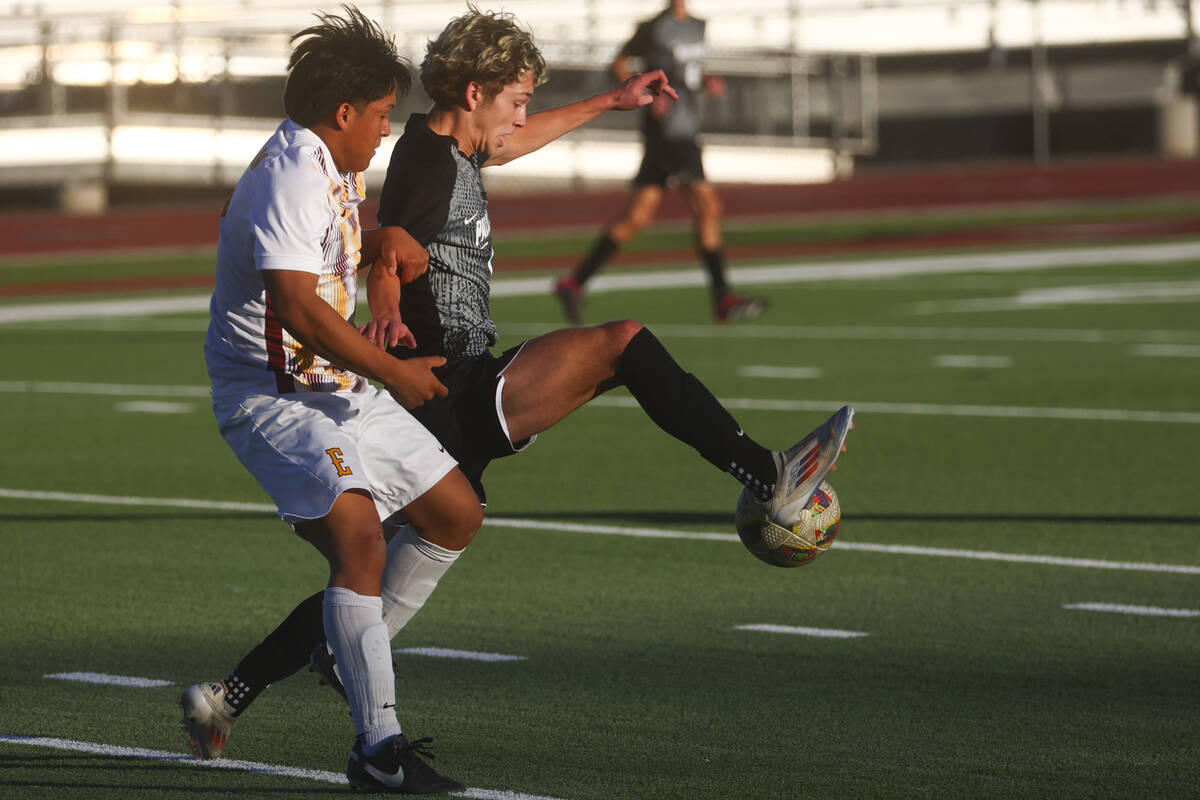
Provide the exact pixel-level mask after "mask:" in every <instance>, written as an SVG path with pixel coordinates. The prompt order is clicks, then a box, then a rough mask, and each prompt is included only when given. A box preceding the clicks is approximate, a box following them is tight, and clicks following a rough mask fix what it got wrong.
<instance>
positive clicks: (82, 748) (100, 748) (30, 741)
mask: <svg viewBox="0 0 1200 800" xmlns="http://www.w3.org/2000/svg"><path fill="white" fill-rule="evenodd" d="M0 743H6V744H15V745H24V746H27V747H45V748H48V749H51V750H69V751H71V752H76V753H90V754H92V755H98V756H111V757H113V758H137V759H142V760H144V761H169V762H173V763H177V764H180V765H182V766H191V767H201V768H204V769H231V770H236V771H239V772H257V773H260V774H263V775H278V776H281V777H285V778H302V779H304V780H309V781H320V782H322V783H333V784H340V785H346V784H348V781H347V780H346V776H345V775H344V774H343V773H341V772H330V771H328V770H321V769H305V768H303V767H287V766H283V765H280V764H264V763H262V762H260V761H239V760H237V759H229V758H221V759H217V760H215V761H196V760H194V759H193V758H192V756H191V754H190V753H173V752H171V751H170V750H150V749H147V748H144V747H121V746H118V745H111V744H99V743H96V742H80V741H74V740H71V739H55V738H51V737H47V736H21V735H17V734H0ZM454 796H455V797H470V798H473V799H474V800H558V799H557V798H554V797H547V796H545V795H536V794H524V793H522V792H508V791H504V790H495V789H475V788H469V789H467V790H466V791H465V792H456V793H455V794H454Z"/></svg>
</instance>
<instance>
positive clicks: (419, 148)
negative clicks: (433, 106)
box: [388, 114, 457, 181]
mask: <svg viewBox="0 0 1200 800" xmlns="http://www.w3.org/2000/svg"><path fill="white" fill-rule="evenodd" d="M426 119H427V118H426V116H425V115H424V114H413V115H412V116H411V117H409V118H408V121H407V122H406V123H405V125H404V134H403V135H402V136H401V137H400V139H399V141H397V142H396V146H395V147H393V148H392V156H391V159H390V160H389V161H388V174H389V175H391V174H392V173H393V172H395V173H397V178H401V177H406V178H407V179H408V180H410V181H411V180H416V179H417V178H419V177H424V176H429V177H430V178H443V179H444V178H446V177H447V176H453V175H454V174H455V173H456V172H457V166H456V165H455V162H454V148H455V147H457V143H456V142H455V141H454V139H453V138H452V137H449V136H442V135H440V134H437V133H434V132H433V131H432V130H431V129H430V128H429V124H428V123H427V121H426Z"/></svg>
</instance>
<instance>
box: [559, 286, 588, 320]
mask: <svg viewBox="0 0 1200 800" xmlns="http://www.w3.org/2000/svg"><path fill="white" fill-rule="evenodd" d="M554 296H555V297H557V298H558V301H559V302H560V303H562V307H563V315H564V316H566V318H567V322H569V323H571V324H572V325H582V324H583V317H582V316H580V314H579V308H580V306H582V305H583V287H582V286H580V285H579V281H577V280H575V279H574V278H573V277H571V276H570V275H568V276H566V277H565V278H559V280H558V282H557V283H555V284H554Z"/></svg>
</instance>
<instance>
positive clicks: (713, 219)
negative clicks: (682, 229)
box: [679, 180, 767, 322]
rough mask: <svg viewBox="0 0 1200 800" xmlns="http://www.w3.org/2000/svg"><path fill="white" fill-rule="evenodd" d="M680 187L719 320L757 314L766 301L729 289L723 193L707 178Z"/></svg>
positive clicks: (751, 316)
mask: <svg viewBox="0 0 1200 800" xmlns="http://www.w3.org/2000/svg"><path fill="white" fill-rule="evenodd" d="M679 191H680V193H681V194H682V195H683V199H684V200H685V201H687V205H688V209H689V210H691V212H692V218H693V220H694V224H695V234H696V252H697V253H698V254H699V256H700V261H701V262H702V263H703V264H704V268H705V270H706V271H707V272H708V279H709V284H710V285H711V286H712V293H713V311H714V314H715V316H716V318H717V321H718V322H731V321H733V320H738V319H753V318H754V317H757V316H758V315H760V314H761V313H762V312H763V311H764V310H766V307H767V303H766V301H765V300H762V299H760V298H754V297H744V296H742V295H740V294H736V293H734V292H732V291H730V289H729V284H728V281H727V276H726V270H725V252H724V250H723V248H722V239H721V212H722V208H721V196H720V195H719V194H718V193H717V190H716V187H714V186H713V185H712V184H711V183H709V182H708V181H705V180H700V181H693V182H690V183H684V184H681V185H680V187H679Z"/></svg>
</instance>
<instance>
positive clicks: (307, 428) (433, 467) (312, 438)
mask: <svg viewBox="0 0 1200 800" xmlns="http://www.w3.org/2000/svg"><path fill="white" fill-rule="evenodd" d="M213 413H214V414H216V417H217V425H218V427H219V428H220V430H221V435H222V436H224V437H225V441H226V442H227V443H228V444H229V446H230V447H231V448H233V452H234V453H235V454H236V455H237V457H238V460H240V461H241V462H242V464H244V465H245V467H246V469H248V470H249V471H250V474H251V475H253V476H254V477H255V479H257V480H258V482H259V484H261V485H262V487H263V489H265V490H266V492H267V494H269V495H270V496H271V499H272V500H274V501H275V506H276V507H277V508H278V509H279V516H280V517H282V518H283V520H284V522H287V523H289V524H293V525H294V524H295V523H297V522H303V521H304V520H310V519H319V518H321V517H324V516H325V515H326V514H328V513H329V510H330V509H331V508H333V501H334V500H336V499H337V498H338V496H339V495H341V494H342V492H345V491H347V490H349V489H361V490H364V491H366V492H369V493H370V495H371V497H372V498H373V499H374V500H375V507H376V509H377V510H378V511H379V518H380V519H386V518H387V517H389V516H391V515H392V514H393V513H395V512H397V511H399V510H400V509H402V508H404V507H405V506H407V505H408V504H409V503H411V502H412V501H413V500H416V499H417V498H418V497H420V496H421V495H423V494H424V493H425V492H427V491H428V490H429V489H430V488H432V487H433V485H434V484H436V483H437V482H438V481H439V480H441V479H442V478H443V477H444V476H445V475H446V473H448V472H449V471H450V470H452V469H454V467H455V465H456V462H455V460H454V459H453V458H452V457H451V456H450V455H449V454H448V453H446V450H445V448H443V447H442V446H441V445H440V444H439V443H438V441H437V439H435V438H434V436H433V434H431V433H430V432H429V431H428V430H426V429H425V426H423V425H422V424H421V423H419V422H417V421H416V420H415V419H413V417H412V415H411V414H409V413H408V412H407V411H406V410H405V409H404V408H403V407H402V406H400V404H399V403H397V402H396V401H395V400H394V399H392V396H391V395H390V394H388V393H387V392H386V391H384V390H383V389H376V388H374V387H368V389H367V390H366V391H365V392H298V393H296V394H285V395H268V394H254V395H249V396H247V397H241V398H233V399H225V398H215V397H214V398H213Z"/></svg>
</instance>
